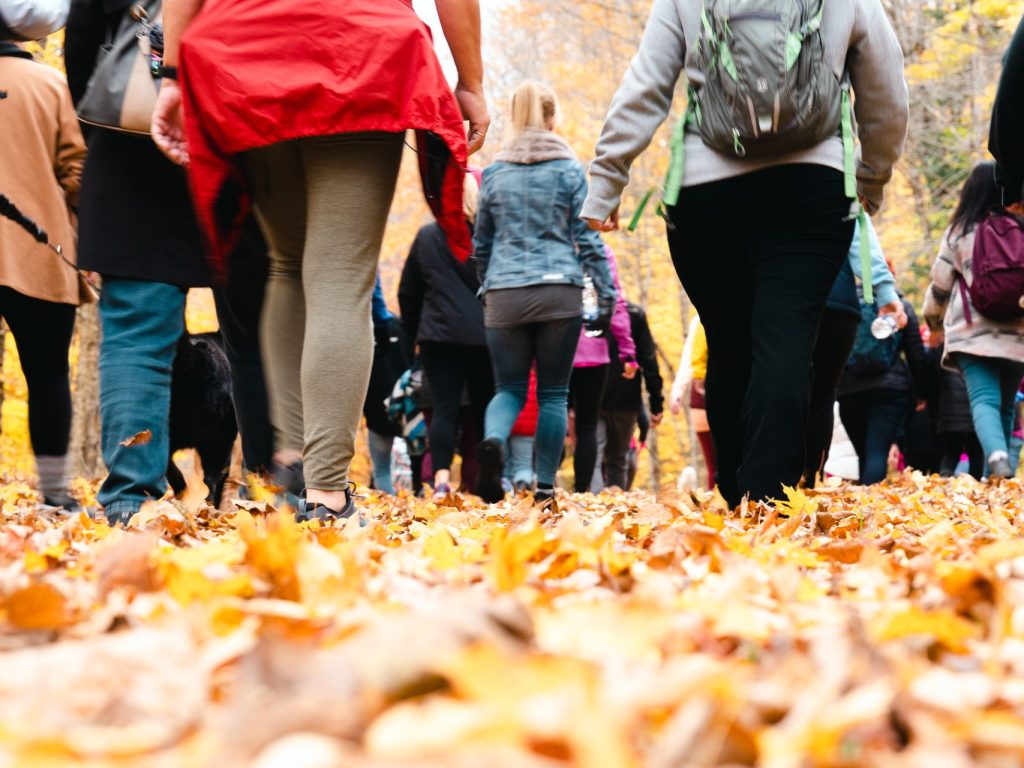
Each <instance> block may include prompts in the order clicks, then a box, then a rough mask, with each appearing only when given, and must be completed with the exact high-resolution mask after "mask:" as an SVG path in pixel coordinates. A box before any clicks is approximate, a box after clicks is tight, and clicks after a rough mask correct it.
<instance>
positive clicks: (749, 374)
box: [668, 165, 853, 506]
mask: <svg viewBox="0 0 1024 768" xmlns="http://www.w3.org/2000/svg"><path fill="white" fill-rule="evenodd" d="M740 210H741V211H743V215H737V211H740ZM849 212H850V201H849V200H848V199H847V198H846V196H845V194H844V191H843V174H842V172H840V171H836V170H833V169H831V168H825V167H824V166H818V165H781V166H778V167H775V168H769V169H767V170H763V171H755V172H753V173H747V174H744V175H742V176H736V177H734V178H731V179H726V180H724V181H716V182H711V183H708V184H701V185H699V186H693V187H687V188H685V189H683V190H682V194H681V196H680V198H679V204H678V205H676V206H673V207H672V208H670V209H669V211H668V214H669V218H670V220H671V226H670V228H669V235H668V243H669V249H670V250H671V252H672V262H673V264H674V265H675V268H676V272H677V274H678V275H679V277H680V279H681V280H682V283H683V287H684V288H685V289H686V292H687V294H688V295H689V297H690V299H691V300H692V301H693V304H694V306H695V307H696V308H697V312H698V313H699V314H700V318H701V321H702V322H703V323H704V329H705V330H706V331H707V337H708V374H707V410H708V421H709V423H710V425H711V435H712V437H713V438H714V441H715V451H716V453H717V457H718V484H719V489H720V490H721V492H722V495H723V496H724V497H725V499H726V501H727V502H728V503H729V504H730V506H736V505H737V504H739V503H740V501H741V500H742V498H743V496H744V495H746V494H749V495H750V497H751V498H752V499H754V500H762V499H778V498H782V487H783V486H784V485H789V486H794V485H796V484H797V483H798V482H799V481H800V477H801V475H802V474H803V471H804V467H805V466H806V464H805V450H806V448H805V445H804V440H805V430H806V424H807V412H808V408H809V407H810V399H811V365H812V359H813V356H814V343H815V340H816V339H817V336H818V325H819V323H820V322H821V315H822V312H823V311H824V309H825V300H826V298H827V296H828V293H829V290H830V289H831V288H832V284H833V283H834V282H835V280H836V276H837V275H838V274H839V269H840V267H841V266H842V263H843V260H844V259H846V258H847V256H848V253H849V250H850V241H851V240H852V238H853V222H852V221H848V220H847V217H848V214H849Z"/></svg>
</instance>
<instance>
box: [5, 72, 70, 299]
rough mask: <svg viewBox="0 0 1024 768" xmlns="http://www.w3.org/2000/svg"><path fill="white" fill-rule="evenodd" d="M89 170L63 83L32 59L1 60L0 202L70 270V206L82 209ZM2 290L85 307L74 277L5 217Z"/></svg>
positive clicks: (54, 257) (62, 80) (56, 74)
mask: <svg viewBox="0 0 1024 768" xmlns="http://www.w3.org/2000/svg"><path fill="white" fill-rule="evenodd" d="M5 94H6V95H5ZM84 164H85V142H84V141H83V139H82V132H81V130H80V129H79V127H78V119H77V118H76V117H75V109H74V107H73V106H72V104H71V94H70V93H69V92H68V86H67V82H66V81H65V79H64V77H63V75H61V74H60V73H58V72H57V71H56V70H54V69H52V68H51V67H48V66H46V65H45V64H40V63H37V62H35V61H32V60H30V59H25V58H20V57H17V56H0V194H3V195H6V196H7V197H8V198H9V199H10V200H11V202H12V203H14V204H15V205H16V206H17V207H18V208H19V209H21V211H22V212H23V213H24V214H25V215H26V216H28V217H29V218H30V219H32V220H33V221H35V222H36V223H37V224H39V225H40V226H41V227H42V228H43V229H44V230H46V232H47V233H48V234H49V236H50V242H52V243H56V244H60V245H61V246H62V247H63V249H64V253H65V255H66V256H67V257H68V258H69V259H70V260H71V261H72V262H74V260H75V228H74V224H73V222H72V217H71V214H70V212H69V208H68V206H69V205H71V206H73V205H75V204H77V200H78V189H79V186H80V183H81V178H82V166H83V165H84ZM0 285H3V286H7V287H10V288H13V289H14V290H16V291H18V292H19V293H23V294H25V295H27V296H32V297H34V298H37V299H44V300H46V301H53V302H58V303H61V304H78V301H79V299H78V278H77V275H76V273H75V270H73V269H72V268H71V267H69V266H68V265H67V264H65V263H64V262H62V261H61V260H60V258H59V257H58V256H57V255H56V254H55V253H53V251H51V250H50V249H48V248H47V247H46V246H44V245H40V244H39V243H37V242H36V241H35V240H34V239H33V238H32V237H31V236H30V235H29V234H28V233H27V232H25V230H23V229H22V228H21V227H19V226H18V225H17V224H15V223H14V222H12V221H10V220H9V219H7V218H2V217H0Z"/></svg>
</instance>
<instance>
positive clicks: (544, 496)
mask: <svg viewBox="0 0 1024 768" xmlns="http://www.w3.org/2000/svg"><path fill="white" fill-rule="evenodd" d="M554 500H555V489H554V488H540V487H538V488H537V489H536V490H535V491H534V492H533V503H534V504H536V505H537V506H538V507H546V506H548V505H549V504H551V503H552V502H553V501H554Z"/></svg>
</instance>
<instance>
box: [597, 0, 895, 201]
mask: <svg viewBox="0 0 1024 768" xmlns="http://www.w3.org/2000/svg"><path fill="white" fill-rule="evenodd" d="M702 1H703V0H654V5H653V7H652V8H651V16H650V19H649V21H648V23H647V29H646V31H645V32H644V36H643V40H642V41H641V43H640V49H639V50H638V51H637V54H636V56H635V57H634V58H633V61H632V63H631V64H630V66H629V70H628V71H627V72H626V76H625V78H624V79H623V81H622V85H621V86H620V87H619V90H618V93H616V94H615V98H614V99H613V100H612V105H611V108H610V109H609V111H608V117H607V119H606V120H605V124H604V128H603V130H602V131H601V138H600V139H599V140H598V143H597V151H596V157H595V159H594V162H593V164H592V165H591V166H590V174H591V182H590V194H589V195H588V197H587V200H586V203H585V204H584V206H583V213H582V216H583V217H584V218H589V219H599V220H604V219H606V218H607V217H608V215H609V214H611V212H612V210H613V209H614V208H615V207H616V206H617V205H618V204H619V200H620V197H621V195H622V190H623V188H624V187H625V186H626V183H627V182H628V181H629V168H630V166H631V165H632V163H633V161H634V160H635V159H636V158H637V156H638V155H639V154H640V153H641V152H643V151H644V149H646V148H647V145H648V144H650V142H651V139H652V138H653V137H654V133H655V131H657V129H658V126H660V125H661V123H662V122H663V121H664V120H665V118H666V117H667V116H668V113H669V110H670V109H671V107H672V96H673V93H674V92H675V87H676V82H677V81H678V80H679V76H680V74H681V73H682V72H683V70H684V69H685V71H686V76H687V78H689V79H690V80H691V81H692V82H694V83H695V84H697V85H699V84H700V83H701V82H702V74H701V72H700V70H699V69H698V68H697V67H696V66H694V62H693V61H692V59H689V58H687V46H686V41H687V40H694V39H695V38H696V35H697V33H698V30H699V26H700V10H701V5H702ZM821 32H822V39H823V41H824V44H825V56H826V60H827V62H828V64H829V65H830V66H831V68H832V71H833V73H834V74H835V76H836V77H837V78H842V77H844V76H845V75H848V76H849V78H850V82H851V84H852V85H853V91H854V98H855V102H854V115H855V118H856V122H857V133H858V136H859V138H860V147H859V151H858V158H857V159H858V163H857V186H858V191H859V192H860V194H861V195H862V197H864V199H865V200H866V203H867V206H866V207H867V209H868V211H869V212H870V213H874V212H876V211H877V210H878V208H879V207H880V206H881V204H882V190H883V188H884V187H885V185H886V183H887V182H888V181H889V179H890V177H891V176H892V168H893V164H894V163H895V162H896V160H897V159H898V158H899V156H900V154H901V153H902V151H903V142H904V140H905V138H906V132H907V120H908V116H909V108H908V92H907V84H906V81H905V80H904V79H903V52H902V51H901V50H900V45H899V42H898V41H897V39H896V34H895V32H894V31H893V29H892V26H891V25H890V23H889V20H888V18H887V17H886V15H885V11H884V10H882V5H881V2H880V0H825V14H824V19H823V21H822V28H821ZM685 152H686V164H685V175H684V178H683V186H684V187H693V186H696V185H698V184H706V183H708V182H712V181H720V180H722V179H728V178H732V177H734V176H740V175H742V174H744V173H750V172H751V171H757V170H761V169H763V168H767V167H769V166H775V165H789V164H795V163H811V164H814V165H824V166H827V167H829V168H835V169H836V170H838V171H842V170H843V143H842V139H841V137H840V136H839V135H838V134H837V135H836V136H835V137H834V138H831V139H829V140H827V141H825V142H822V143H821V144H819V145H818V146H816V147H813V148H811V149H808V150H804V151H801V152H794V153H792V154H786V155H779V156H777V157H770V158H758V159H740V158H736V157H731V156H727V155H723V154H720V153H718V152H716V151H714V150H712V149H710V148H709V147H707V146H705V145H704V143H703V142H702V141H701V139H700V137H699V136H698V135H697V134H695V133H692V132H688V133H687V135H686V145H685Z"/></svg>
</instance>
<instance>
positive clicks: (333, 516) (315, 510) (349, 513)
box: [295, 483, 366, 526]
mask: <svg viewBox="0 0 1024 768" xmlns="http://www.w3.org/2000/svg"><path fill="white" fill-rule="evenodd" d="M353 516H354V517H356V518H357V519H358V520H359V525H360V526H365V525H366V521H365V520H363V518H362V516H361V515H360V514H359V512H358V511H357V510H356V500H355V494H353V493H352V484H351V483H349V487H348V488H346V489H345V506H344V507H342V508H341V509H340V510H335V509H331V508H330V507H328V506H327V505H326V504H316V503H313V504H310V503H309V502H308V501H307V500H306V491H305V490H303V491H302V495H301V496H299V506H298V511H297V512H296V513H295V520H296V521H297V522H300V523H304V522H308V521H309V520H323V521H324V522H326V523H332V522H334V521H335V520H347V519H348V518H350V517H353Z"/></svg>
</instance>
